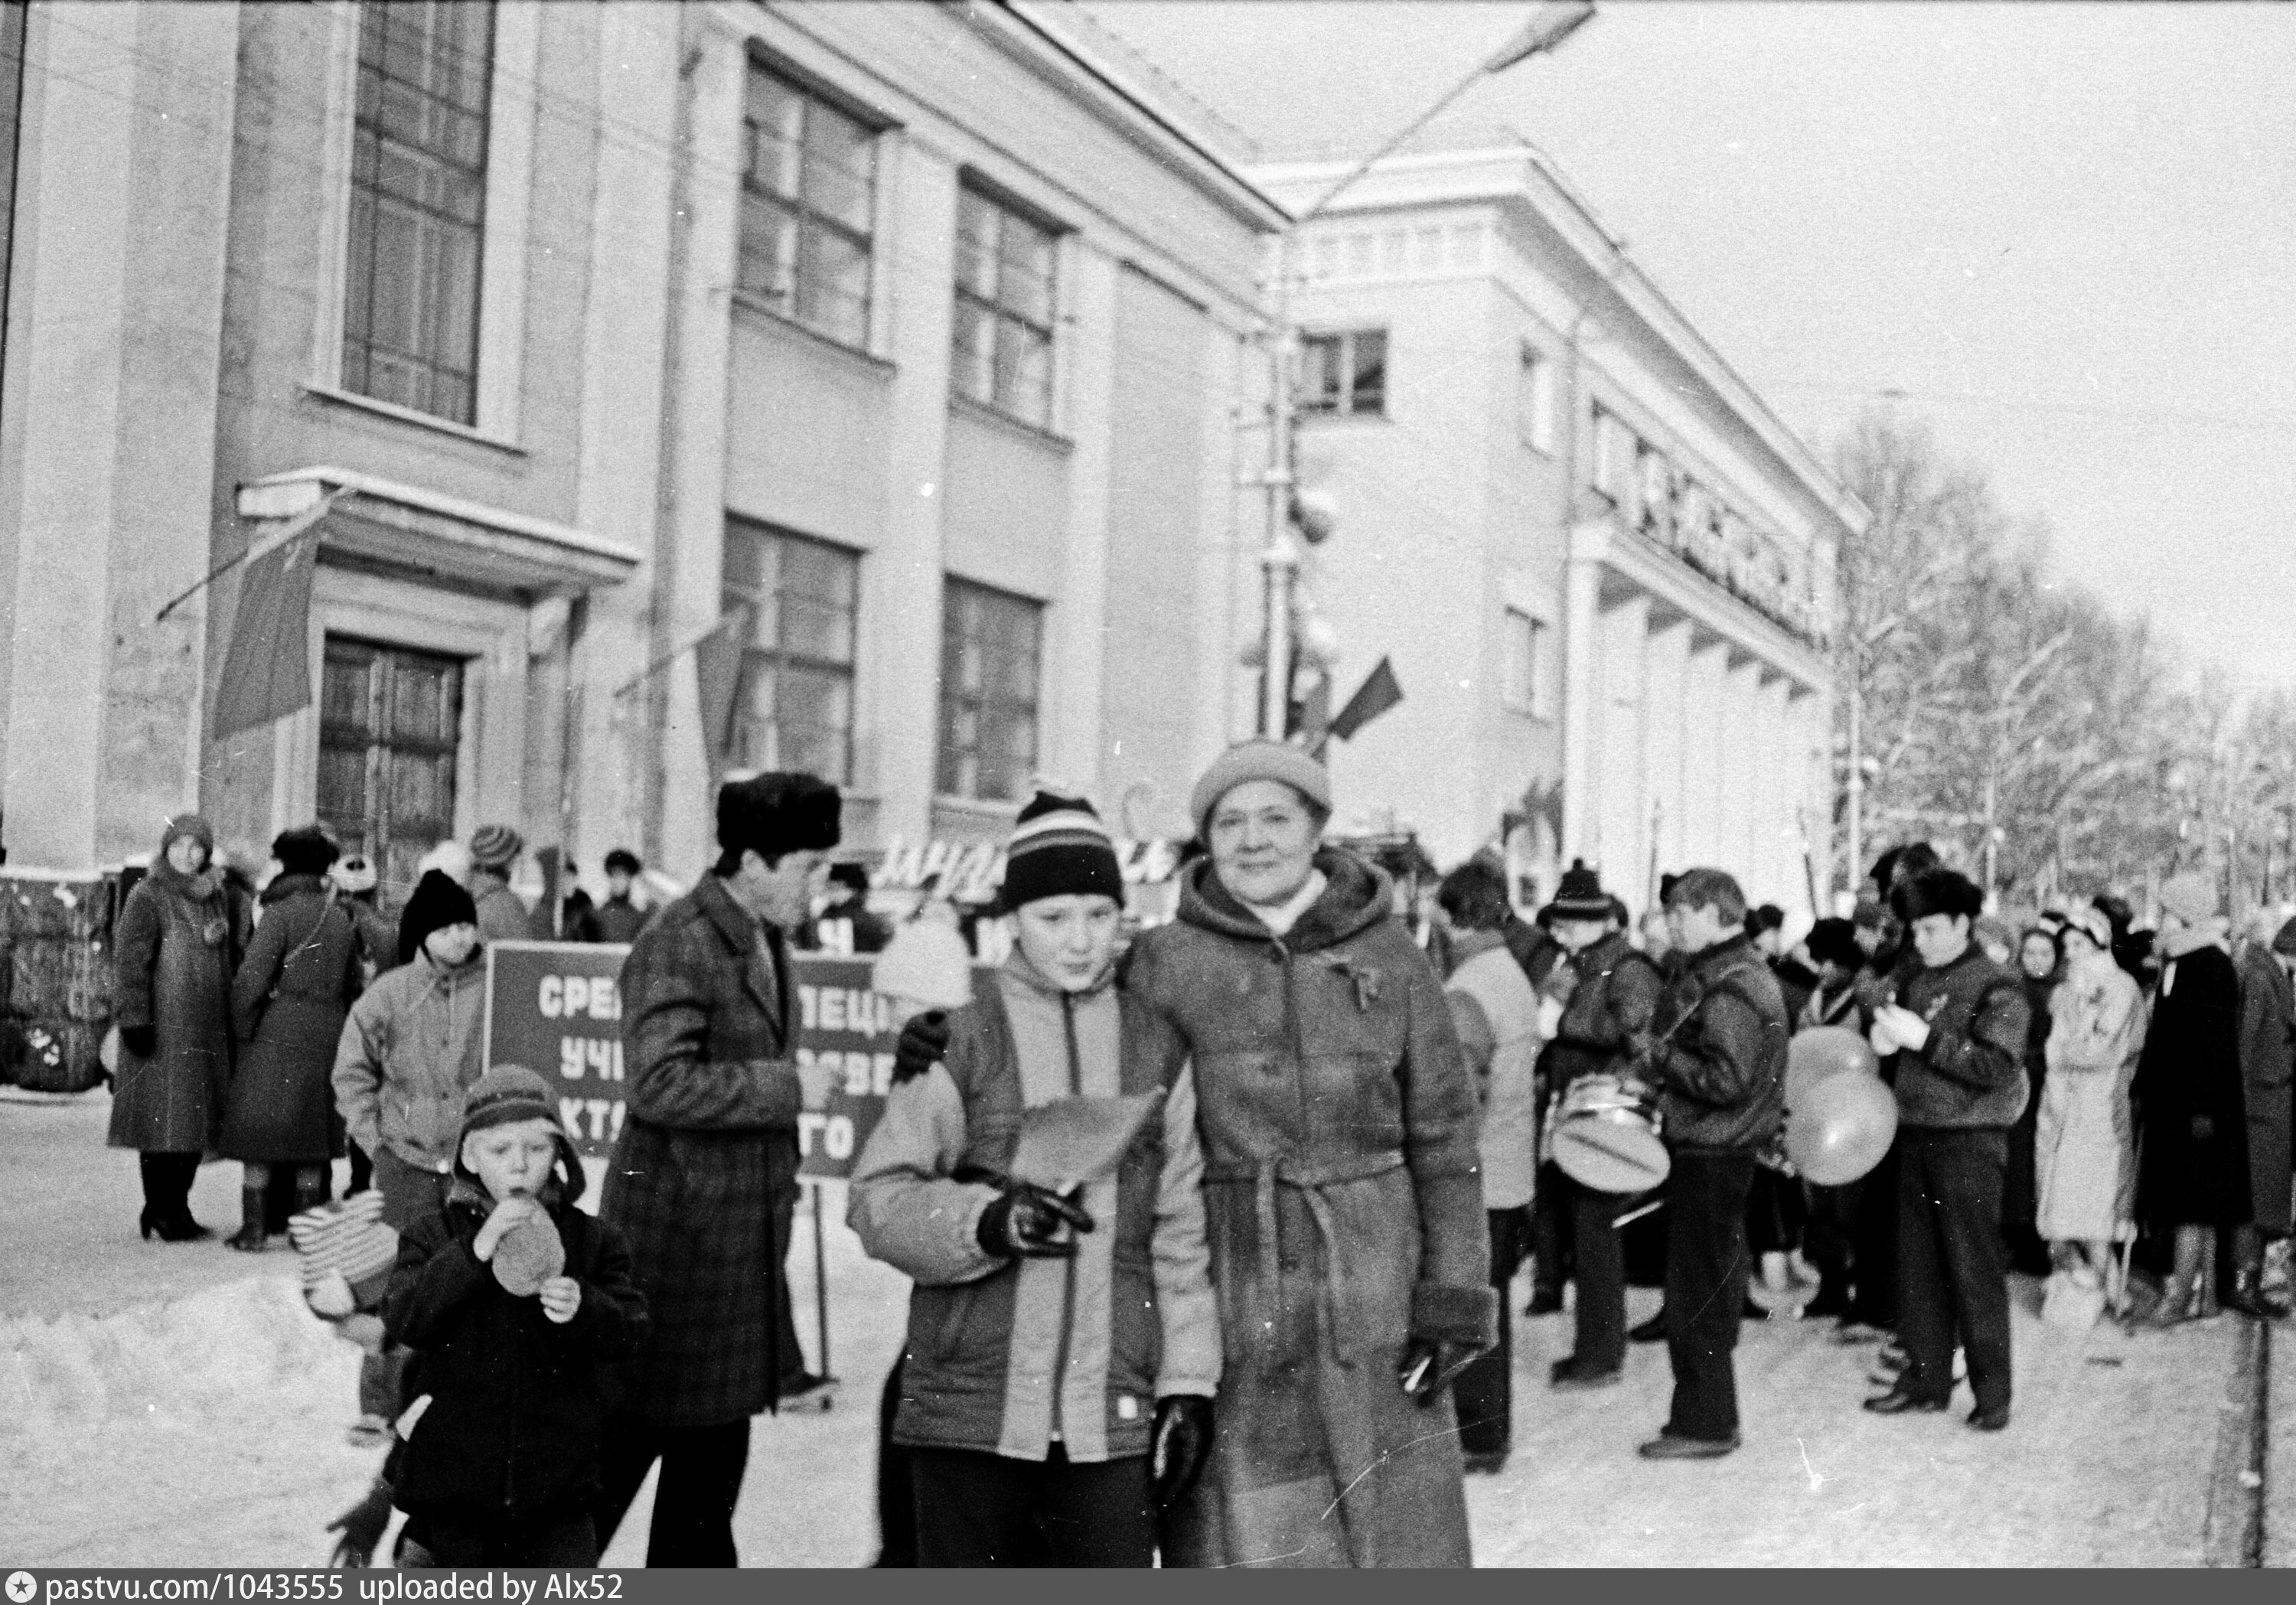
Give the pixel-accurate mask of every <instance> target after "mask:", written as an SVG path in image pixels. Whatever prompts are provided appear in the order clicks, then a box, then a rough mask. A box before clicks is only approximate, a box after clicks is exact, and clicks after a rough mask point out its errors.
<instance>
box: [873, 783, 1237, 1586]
mask: <svg viewBox="0 0 2296 1605" xmlns="http://www.w3.org/2000/svg"><path fill="white" fill-rule="evenodd" d="M1123 896H1124V881H1123V875H1122V872H1121V871H1120V870H1119V866H1118V864H1117V859H1116V851H1115V847H1114V844H1113V843H1112V842H1111V840H1110V839H1109V834H1108V830H1107V827H1106V826H1105V825H1103V823H1101V821H1100V817H1099V815H1097V814H1095V812H1094V811H1093V808H1092V805H1091V804H1089V803H1087V802H1086V801H1084V800H1083V799H1081V798H1072V797H1064V796H1061V795H1058V794H1056V793H1053V792H1047V791H1040V792H1038V793H1037V797H1036V798H1035V799H1034V800H1033V801H1031V802H1030V803H1029V805H1028V806H1027V807H1024V808H1022V809H1021V814H1020V817H1019V820H1018V822H1017V824H1016V828H1015V829H1014V831H1013V839H1012V842H1011V844H1010V845H1009V847H1008V848H1007V851H1006V856H1005V881H1004V887H1003V891H1002V894H1001V897H1000V899H999V901H1000V905H1001V907H1002V909H1003V910H1004V912H1005V914H1006V915H1007V916H1008V917H1009V918H1010V919H1011V920H1012V921H1013V937H1014V941H1013V953H1012V956H1011V957H1010V958H1009V959H1008V960H1007V961H1006V962H1005V966H1004V968H1003V969H1002V970H1000V971H998V972H997V974H996V977H995V979H993V981H992V980H986V979H984V981H983V983H982V984H981V985H980V987H978V988H977V989H976V995H975V998H974V1001H973V1002H972V1003H970V1004H968V1005H966V1006H965V1007H964V1008H962V1009H959V1010H956V1011H954V1012H953V1013H951V1014H950V1015H949V1017H948V1020H947V1028H948V1042H947V1049H946V1051H945V1052H944V1053H943V1055H942V1057H941V1059H940V1060H939V1062H937V1063H934V1064H933V1065H931V1067H930V1068H929V1069H926V1070H925V1071H924V1073H923V1074H922V1075H919V1076H915V1077H912V1078H910V1079H908V1080H906V1081H903V1082H901V1083H900V1084H899V1085H896V1086H895V1087H894V1089H893V1093H892V1096H891V1098H890V1101H889V1102H888V1103H887V1105H886V1110H885V1115H884V1118H883V1119H882V1120H881V1122H880V1123H879V1124H878V1126H877V1128H876V1130H875V1132H874V1133H873V1134H872V1135H871V1136H870V1139H869V1142H868V1145H867V1146H866V1148H865V1149H864V1151H862V1155H861V1159H860V1163H859V1164H858V1165H857V1167H856V1168H855V1170H854V1173H853V1182H852V1204H851V1208H850V1212H849V1219H850V1221H851V1223H852V1225H853V1227H854V1229H855V1230H856V1231H857V1232H859V1233H860V1236H861V1241H862V1245H863V1246H864V1247H865V1249H867V1250H868V1251H869V1253H870V1254H872V1255H873V1256H874V1257H877V1258H879V1259H882V1260H884V1261H885V1262H886V1263H888V1264H890V1265H894V1266H896V1267H898V1269H900V1270H902V1271H905V1272H906V1273H908V1274H909V1275H910V1276H911V1277H913V1278H914V1279H915V1282H916V1288H915V1291H914V1294H913V1295H912V1297H911V1298H910V1301H909V1344H908V1347H907V1351H906V1355H904V1357H903V1369H902V1384H901V1398H900V1402H899V1405H898V1412H897V1414H896V1418H895V1421H894V1428H893V1438H894V1441H895V1442H896V1443H897V1444H899V1445H902V1446H904V1447H905V1448H906V1449H907V1451H908V1452H909V1459H910V1464H911V1472H912V1477H913V1478H914V1488H915V1502H916V1516H917V1531H916V1545H917V1554H916V1560H917V1564H918V1565H920V1566H927V1567H936V1566H1010V1565H1013V1564H1014V1563H1015V1562H1016V1560H1021V1559H1023V1558H1034V1557H1035V1555H1037V1553H1038V1552H1041V1551H1043V1550H1045V1549H1047V1548H1049V1550H1050V1551H1051V1554H1050V1560H1051V1563H1052V1564H1054V1565H1056V1566H1148V1565H1152V1563H1153V1561H1154V1558H1155V1533H1156V1511H1157V1507H1158V1506H1159V1505H1160V1504H1165V1503H1170V1502H1171V1501H1173V1500H1175V1499H1177V1497H1178V1496H1179V1495H1180V1494H1182V1493H1184V1492H1185V1490H1186V1487H1187V1486H1188V1484H1189V1483H1191V1482H1192V1481H1193V1479H1194V1478H1195V1475H1196V1473H1197V1472H1198V1471H1199V1470H1201V1467H1202V1464H1203V1459H1204V1454H1205V1453H1206V1451H1207V1450H1208V1449H1209V1448H1210V1441H1211V1400H1212V1395H1213V1393H1214V1391H1215V1390H1216V1389H1217V1388H1218V1384H1219V1373H1220V1336H1219V1321H1218V1309H1217V1306H1216V1304H1215V1301H1214V1297H1213V1293H1212V1286H1211V1274H1210V1270H1211V1256H1210V1248H1209V1246H1208V1244H1207V1243H1206V1241H1205V1236H1204V1210H1203V1199H1202V1193H1201V1185H1200V1183H1201V1177H1202V1172H1203V1155H1202V1151H1201V1149H1200V1148H1199V1147H1198V1145H1197V1140H1196V1109H1195V1104H1196V1101H1195V1090H1194V1084H1193V1081H1192V1080H1191V1078H1190V1075H1189V1070H1188V1065H1187V1060H1186V1056H1185V1049H1184V1048H1183V1047H1182V1045H1181V1044H1180V1042H1179V1039H1178V1037H1177V1035H1176V1034H1175V1033H1174V1032H1173V1031H1172V1029H1171V1028H1169V1026H1167V1025H1165V1024H1164V1023H1163V1021H1162V1020H1160V1018H1159V1017H1158V1016H1157V1015H1156V1014H1155V1013H1154V1012H1152V1011H1151V1010H1149V1009H1148V1008H1147V1007H1146V1006H1145V1005H1144V1004H1142V1003H1137V1002H1136V1001H1135V1000H1134V999H1132V998H1130V997H1129V996H1128V995H1125V994H1124V992H1123V991H1122V989H1121V988H1120V987H1119V986H1118V985H1117V982H1116V962H1115V959H1116V952H1115V949H1116V931H1117V920H1118V916H1119V913H1121V911H1122V907H1123ZM1143 1094H1144V1095H1146V1096H1147V1097H1148V1098H1149V1099H1150V1100H1152V1105H1151V1109H1152V1112H1150V1113H1149V1115H1148V1116H1147V1118H1146V1120H1145V1121H1144V1124H1142V1125H1141V1126H1139V1127H1138V1129H1137V1131H1136V1134H1134V1135H1133V1136H1132V1138H1131V1140H1130V1142H1129V1145H1128V1147H1127V1148H1126V1149H1125V1150H1124V1151H1123V1152H1122V1154H1121V1155H1120V1157H1119V1158H1117V1159H1114V1160H1113V1161H1112V1162H1111V1163H1109V1164H1107V1165H1105V1166H1102V1167H1094V1168H1091V1169H1089V1170H1088V1171H1087V1174H1084V1175H1082V1176H1081V1177H1080V1178H1079V1179H1078V1184H1077V1185H1075V1186H1073V1187H1068V1188H1066V1189H1065V1190H1064V1191H1054V1190H1052V1189H1051V1188H1050V1187H1047V1186H1045V1185H1040V1184H1034V1183H1029V1182H1027V1181H1023V1180H1018V1179H1015V1178H1014V1176H1013V1174H1012V1173H1013V1171H1014V1170H1015V1169H1016V1168H1020V1167H1021V1165H1020V1159H1021V1155H1022V1154H1023V1153H1024V1152H1025V1151H1026V1145H1025V1144H1024V1142H1023V1141H1022V1130H1023V1126H1024V1125H1027V1124H1029V1112H1030V1111H1036V1110H1040V1109H1044V1108H1045V1107H1046V1106H1047V1105H1054V1104H1060V1103H1062V1101H1067V1100H1079V1099H1081V1100H1096V1101H1105V1102H1104V1103H1102V1104H1100V1105H1099V1106H1098V1107H1099V1109H1101V1110H1112V1109H1113V1108H1114V1101H1115V1100H1117V1099H1119V1098H1127V1097H1137V1096H1140V1095H1143ZM1157 1104H1160V1107H1156V1105H1157ZM1066 1112H1070V1113H1074V1114H1076V1115H1078V1116H1082V1115H1083V1114H1085V1113H1086V1112H1087V1110H1085V1108H1084V1106H1082V1105H1079V1106H1078V1108H1077V1109H1076V1110H1072V1111H1066ZM1063 1175H1064V1176H1065V1173H1063Z"/></svg>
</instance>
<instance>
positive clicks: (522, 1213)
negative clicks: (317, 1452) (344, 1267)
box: [382, 1065, 646, 1567]
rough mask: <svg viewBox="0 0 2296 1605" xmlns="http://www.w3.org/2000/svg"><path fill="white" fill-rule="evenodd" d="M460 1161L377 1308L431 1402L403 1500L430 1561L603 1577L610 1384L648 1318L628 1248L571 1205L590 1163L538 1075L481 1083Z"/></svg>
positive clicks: (515, 1069)
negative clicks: (600, 1513)
mask: <svg viewBox="0 0 2296 1605" xmlns="http://www.w3.org/2000/svg"><path fill="white" fill-rule="evenodd" d="M455 1150H456V1151H455V1179H454V1183H453V1184H452V1186H451V1187H450V1188H449V1190H448V1191H447V1202H446V1204H445V1206H444V1207H443V1208H440V1209H439V1210H438V1211H437V1212H435V1213H433V1214H431V1215H429V1216H425V1217H424V1218H423V1219H422V1220H420V1221H418V1222H417V1223H415V1224H414V1226H413V1227H412V1228H411V1229H410V1230H409V1231H408V1232H406V1234H405V1235H404V1236H403V1237H401V1238H400V1240H399V1246H398V1265H396V1266H395V1267H394V1268H393V1269H392V1272H391V1278H390V1290H389V1292H388V1293H387V1294H386V1295H385V1297H384V1299H383V1310H382V1320H383V1326H384V1329H385V1330H386V1331H388V1332H389V1334H390V1337H391V1339H392V1340H393V1341H394V1342H398V1343H401V1344H404V1345H406V1347H409V1348H411V1349H413V1350H414V1352H415V1354H416V1355H419V1356H421V1366H422V1390H423V1391H424V1392H425V1393H426V1394H428V1395H429V1396H430V1406H429V1407H428V1408H427V1409H425V1410H424V1411H423V1412H422V1415H421V1417H420V1418H419V1419H418V1420H417V1421H415V1423H414V1429H413V1430H412V1431H411V1432H410V1433H409V1434H408V1436H407V1439H406V1448H405V1452H404V1454H403V1455H402V1456H401V1457H400V1459H399V1462H398V1475H397V1478H396V1479H395V1481H394V1482H393V1484H392V1488H393V1494H394V1496H395V1500H396V1503H398V1508H399V1509H401V1510H403V1511H406V1512H407V1525H408V1527H409V1529H410V1531H409V1533H408V1535H407V1536H408V1538H409V1540H410V1542H411V1543H413V1544H420V1545H421V1547H422V1551H423V1552H425V1553H426V1554H427V1555H428V1557H429V1558H430V1562H431V1563H432V1564H433V1565H438V1566H455V1567H463V1566H565V1567H588V1566H593V1565H595V1564H596V1562H597V1559H598V1552H599V1549H600V1547H601V1545H600V1544H599V1542H598V1536H597V1533H596V1530H595V1528H594V1527H593V1525H592V1516H591V1511H592V1505H593V1503H594V1500H595V1499H596V1497H597V1492H598V1464H599V1434H600V1428H601V1423H602V1421H603V1418H604V1416H605V1414H606V1411H607V1406H608V1386H607V1385H606V1384H607V1382H608V1380H609V1379H611V1368H612V1367H613V1366H614V1365H616V1364H617V1363H619V1362H621V1361H623V1360H625V1359H626V1358H627V1356H628V1355H629V1354H630V1353H631V1352H633V1351H634V1350H635V1347H636V1346H637V1343H638V1340H639V1339H640V1338H641V1336H642V1334H643V1333H644V1331H645V1324H646V1316H645V1300H644V1297H643V1296H642V1295H641V1294H640V1293H639V1292H638V1290H637V1287H636V1285H635V1280H634V1278H633V1274H632V1270H631V1265H630V1252H629V1248H628V1246H627V1244H626V1243H624V1242H623V1241H622V1236H621V1233H620V1232H617V1231H616V1230H615V1229H614V1228H613V1226H612V1225H611V1224H609V1223H607V1222H605V1221H602V1220H596V1219H593V1218H592V1217H591V1216H589V1215H587V1214H586V1213H584V1212H583V1211H582V1210H581V1209H580V1208H578V1207H577V1206H578V1202H579V1200H580V1199H581V1196H582V1191H583V1189H584V1187H585V1186H586V1177H585V1175H584V1174H583V1170H582V1161H581V1159H580V1158H579V1156H578V1155H577V1154H576V1153H575V1151H574V1144H573V1142H572V1140H571V1139H570V1138H569V1137H568V1136H567V1134H566V1128H565V1127H564V1126H562V1125H561V1124H560V1123H559V1119H558V1113H557V1110H556V1107H555V1104H554V1101H553V1094H552V1093H551V1090H550V1087H549V1085H548V1084H547V1083H545V1081H544V1080H543V1079H542V1077H540V1076H538V1075H537V1074H535V1073H534V1072H533V1071H532V1070H529V1069H526V1068H524V1067H523V1066H521V1065H497V1066H496V1067H495V1068H494V1069H491V1070H489V1071H488V1072H487V1074H486V1075H485V1076H483V1077H480V1079H479V1081H478V1082H477V1083H476V1085H473V1086H472V1087H471V1096H470V1103H469V1107H468V1108H467V1109H466V1110H464V1112H463V1126H462V1131H461V1134H459V1136H458V1138H457V1139H456V1144H455ZM553 1244H554V1251H553ZM553 1261H555V1262H556V1263H555V1265H554V1268H553ZM602 1373H603V1375H602Z"/></svg>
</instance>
